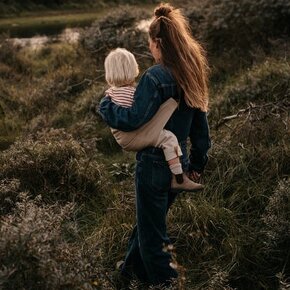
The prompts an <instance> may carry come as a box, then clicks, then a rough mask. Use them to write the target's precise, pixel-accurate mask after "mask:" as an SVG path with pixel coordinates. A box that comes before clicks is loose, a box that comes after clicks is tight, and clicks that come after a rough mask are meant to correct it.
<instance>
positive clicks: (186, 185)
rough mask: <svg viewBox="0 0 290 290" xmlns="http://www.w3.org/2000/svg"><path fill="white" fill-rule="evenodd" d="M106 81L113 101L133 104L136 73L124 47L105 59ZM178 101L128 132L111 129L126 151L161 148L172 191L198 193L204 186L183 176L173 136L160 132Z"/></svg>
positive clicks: (166, 106) (135, 63)
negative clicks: (169, 172) (171, 175)
mask: <svg viewBox="0 0 290 290" xmlns="http://www.w3.org/2000/svg"><path fill="white" fill-rule="evenodd" d="M105 73H106V81H107V83H108V84H109V85H110V88H109V89H108V90H107V91H106V95H107V96H109V97H110V98H111V99H112V101H113V102H114V103H115V104H117V105H119V106H123V107H131V106H132V104H133V102H134V92H135V87H134V84H135V78H136V77H137V76H138V74H139V68H138V64H137V62H136V59H135V57H134V55H133V54H132V53H131V52H129V51H128V50H126V49H124V48H117V49H115V50H112V51H111V52H110V53H109V54H108V56H107V57H106V59H105ZM176 108H177V102H176V101H175V100H174V99H173V98H170V99H169V100H167V101H166V102H164V103H163V104H162V105H161V106H160V108H159V110H158V111H157V113H156V114H155V115H154V116H153V118H152V119H151V120H150V121H149V122H147V123H146V124H144V125H143V126H141V127H140V128H138V129H137V130H134V131H131V132H123V131H120V130H116V129H111V131H112V133H113V135H114V137H115V139H116V141H117V142H118V143H119V145H120V146H121V147H122V148H123V149H124V150H126V151H139V150H141V149H144V148H146V147H149V146H153V147H159V148H162V150H163V152H164V156H165V159H166V161H167V162H168V165H169V168H170V170H171V172H172V174H173V177H174V178H172V182H171V189H172V191H179V190H180V191H181V190H183V191H197V190H201V189H203V185H202V184H199V183H195V182H193V181H192V180H190V179H189V178H188V177H187V175H186V174H184V173H183V170H182V166H181V163H180V159H179V157H180V156H181V155H182V152H181V149H180V147H179V145H178V141H177V138H176V136H175V135H174V134H173V133H172V132H170V131H168V130H165V129H163V128H164V126H165V125H166V123H167V121H168V120H169V118H170V116H171V115H172V113H173V112H174V111H175V109H176Z"/></svg>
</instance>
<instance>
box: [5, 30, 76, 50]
mask: <svg viewBox="0 0 290 290" xmlns="http://www.w3.org/2000/svg"><path fill="white" fill-rule="evenodd" d="M80 33H81V29H80V28H66V29H64V30H63V31H62V33H60V34H59V35H56V36H47V35H44V36H42V35H36V36H33V37H24V38H19V37H13V38H9V39H8V41H10V42H12V44H13V45H15V46H17V47H29V48H31V49H32V50H37V49H40V48H42V47H44V46H45V45H46V44H47V43H49V42H65V43H77V42H78V41H79V38H80Z"/></svg>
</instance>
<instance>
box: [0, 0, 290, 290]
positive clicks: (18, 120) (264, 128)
mask: <svg viewBox="0 0 290 290" xmlns="http://www.w3.org/2000/svg"><path fill="white" fill-rule="evenodd" d="M139 2H141V1H139ZM288 2H289V1H286V0H281V1H274V0H263V1H258V2H253V1H250V0H242V1H233V0H216V1H204V2H202V3H196V4H193V3H195V2H192V1H185V2H184V1H176V4H177V5H179V6H182V8H183V9H184V13H185V14H186V16H187V17H188V18H189V20H190V25H191V28H192V32H193V34H194V36H195V37H197V38H198V39H199V40H200V41H201V42H202V43H203V45H204V46H205V48H206V50H207V52H208V59H209V63H210V68H211V78H210V110H209V113H208V119H209V124H210V129H211V137H212V148H211V150H210V152H209V163H208V165H207V167H206V170H205V172H204V174H203V177H202V178H203V182H204V184H205V185H206V188H205V190H204V191H203V192H200V193H195V194H189V193H187V194H181V195H180V196H179V197H178V199H177V201H176V203H175V204H174V206H173V207H172V210H171V211H170V212H169V216H168V231H169V235H170V238H171V239H172V241H173V244H174V248H173V250H172V251H173V257H174V262H175V264H176V265H177V269H178V271H179V274H180V275H179V279H178V280H177V281H176V286H173V288H172V290H177V289H178V290H233V289H238V290H286V289H290V274H289V273H290V247H289V239H290V189H289V188H290V187H289V185H290V180H289V173H290V143H289V133H290V132H289V126H290V124H289V99H290V98H289V96H290V61H289V57H290V47H289V44H290V39H289V35H290V30H289V25H288V24H289V23H290V5H289V3H288ZM121 4H123V3H121ZM142 5H143V4H142ZM142 5H140V3H139V4H138V7H137V6H134V7H132V6H130V7H128V6H123V5H119V6H118V7H117V6H116V7H115V8H114V9H113V10H110V9H109V8H108V7H106V6H104V7H103V8H102V9H103V10H101V11H100V13H99V12H96V14H95V13H94V12H92V13H84V12H83V14H79V16H80V18H79V19H83V21H86V20H89V19H91V17H93V18H96V21H95V22H94V23H92V24H90V25H89V26H88V27H85V28H83V29H82V30H81V31H80V36H79V41H78V42H73V43H71V42H65V41H60V40H58V41H53V40H49V41H48V42H47V43H45V44H44V45H43V46H39V47H36V48H35V47H34V48H32V47H30V46H24V47H22V46H17V45H14V44H13V42H11V41H9V40H7V34H3V35H2V36H1V39H0V41H1V44H0V150H1V151H0V222H1V226H0V261H1V265H0V289H5V290H6V289H7V290H12V289H13V290H16V289H32V290H36V289H56V290H57V289H59V290H60V289H92V290H93V289H104V290H109V289H114V286H113V282H112V274H113V272H114V271H115V267H116V263H117V262H118V261H120V260H122V259H123V258H124V254H125V251H126V246H127V242H128V238H129V235H130V232H131V230H132V228H133V225H134V222H135V206H134V198H135V195H134V184H133V181H134V164H135V160H134V158H135V157H134V154H133V153H128V152H127V153H126V152H122V150H121V149H120V147H119V146H118V145H117V144H116V142H115V140H114V139H113V137H112V135H111V133H110V130H109V128H108V127H107V126H106V124H105V123H103V122H102V120H101V119H100V117H99V116H97V115H96V114H95V106H96V104H98V102H99V100H100V98H101V97H102V96H103V92H104V89H105V88H106V84H105V81H104V68H103V61H104V57H105V55H106V54H107V52H108V51H109V50H110V49H111V48H114V47H117V46H120V47H126V48H128V49H130V50H131V51H133V53H134V54H135V55H136V58H137V61H138V63H139V64H140V67H141V70H142V71H144V70H145V69H146V68H147V67H149V66H150V65H152V64H153V60H152V57H151V56H150V54H149V51H148V47H147V46H148V44H147V34H146V33H145V32H143V31H141V30H138V29H137V28H136V24H137V23H139V21H141V20H144V19H145V20H146V19H148V18H149V17H150V16H151V7H152V6H151V5H152V3H149V4H148V5H147V4H146V6H144V7H143V8H142ZM48 8H49V7H48ZM48 8H47V9H48ZM42 9H44V8H42ZM7 11H8V10H7ZM50 11H51V10H50ZM253 11H255V13H253ZM7 13H8V12H7ZM23 13H28V12H27V11H26V12H25V11H24V12H23ZM29 13H32V14H33V13H34V12H29ZM48 14H50V13H48ZM14 16H15V15H14ZM14 16H13V17H14ZM30 16H31V15H30ZM54 17H57V20H55V19H54ZM62 17H64V18H62ZM23 19H24V20H23ZM23 19H22V20H20V19H18V18H17V19H16V18H15V21H16V20H17V21H24V22H21V23H22V24H21V26H23V27H27V29H28V30H30V29H32V30H33V29H34V28H35V29H38V28H36V27H35V26H36V25H37V23H38V22H39V19H37V18H36V17H35V16H31V17H24V18H23ZM47 19H48V22H49V23H50V24H51V25H52V26H51V29H52V30H53V25H54V24H52V23H58V21H60V22H61V21H62V20H61V19H64V21H63V22H65V23H66V24H69V21H70V20H69V19H71V18H70V16H69V15H68V14H66V15H65V16H60V14H59V15H50V16H48V17H47ZM12 20H13V19H12V17H10V18H8V17H7V18H2V19H0V27H4V26H5V25H6V24H7V25H10V24H9V23H12V22H15V21H14V20H13V21H12ZM11 21H12V22H11ZM42 21H43V23H45V25H44V26H46V25H48V27H49V25H50V24H47V23H46V17H42ZM73 21H74V24H75V21H76V19H74V20H73ZM80 21H81V20H80ZM19 23H20V22H19ZM26 24H27V26H25V25H26ZM62 25H63V24H61V26H62ZM62 27H63V26H62ZM265 27H267V29H265ZM25 29H26V28H25ZM25 29H24V30H25ZM58 29H59V28H57V30H58ZM138 287H139V288H138ZM131 289H140V285H138V283H137V282H136V283H135V282H133V283H132V285H131ZM152 289H153V288H152Z"/></svg>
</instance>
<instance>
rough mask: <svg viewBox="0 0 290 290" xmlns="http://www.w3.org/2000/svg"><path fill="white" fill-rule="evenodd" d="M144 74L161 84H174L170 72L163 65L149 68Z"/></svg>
mask: <svg viewBox="0 0 290 290" xmlns="http://www.w3.org/2000/svg"><path fill="white" fill-rule="evenodd" d="M144 74H145V75H147V76H148V77H151V78H153V79H154V80H155V81H157V82H159V83H164V82H165V83H168V82H174V78H173V76H172V74H171V72H170V70H169V69H168V68H166V67H164V66H163V65H161V64H155V65H153V66H151V67H149V68H148V69H147V70H146V71H145V73H144Z"/></svg>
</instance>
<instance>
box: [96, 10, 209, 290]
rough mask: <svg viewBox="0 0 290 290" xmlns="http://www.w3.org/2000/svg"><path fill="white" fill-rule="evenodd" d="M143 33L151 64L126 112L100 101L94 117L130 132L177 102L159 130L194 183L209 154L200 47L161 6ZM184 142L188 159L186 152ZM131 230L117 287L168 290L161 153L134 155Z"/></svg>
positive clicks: (166, 187) (166, 188)
mask: <svg viewBox="0 0 290 290" xmlns="http://www.w3.org/2000/svg"><path fill="white" fill-rule="evenodd" d="M154 14H155V18H154V20H153V22H152V23H151V25H150V28H149V48H150V51H151V53H152V55H153V57H154V59H155V61H156V65H154V66H152V67H150V68H149V69H148V70H147V71H146V72H145V73H144V74H143V76H142V77H141V79H140V82H139V84H138V86H137V88H136V91H135V94H134V103H133V105H132V106H131V107H130V108H123V107H120V106H118V105H116V104H114V103H113V102H111V100H110V98H108V97H105V98H104V99H103V100H102V101H101V104H100V107H99V113H100V114H101V116H102V117H103V119H104V120H105V121H106V122H107V123H108V125H109V126H111V127H113V128H116V129H118V130H122V131H132V130H135V129H137V128H139V127H140V126H142V125H143V124H145V123H146V122H148V121H149V120H150V119H151V118H152V117H153V115H154V114H155V113H156V112H157V110H158V108H159V107H160V105H161V104H162V103H164V102H165V101H166V100H167V99H169V98H170V97H173V98H175V99H178V100H179V107H178V109H177V110H176V111H175V112H174V113H173V115H172V116H171V118H170V119H169V121H168V123H167V124H166V126H165V129H167V130H170V131H172V132H173V133H174V134H175V135H176V137H177V139H178V141H179V143H180V147H181V149H182V153H183V156H182V164H183V169H184V170H185V171H187V172H188V175H189V176H190V177H191V178H192V179H195V180H198V179H199V177H200V174H201V172H202V171H203V169H204V167H205V164H206V162H207V151H208V149H209V148H210V139H209V129H208V123H207V117H206V111H207V108H208V87H207V80H208V67H207V61H206V59H205V56H204V54H203V50H202V48H201V46H200V45H199V44H198V43H197V41H196V40H194V39H193V37H192V36H191V33H190V29H189V24H188V21H187V20H186V19H185V18H184V17H183V15H182V14H181V12H180V10H178V9H174V8H173V7H172V6H170V5H169V4H161V5H160V6H159V7H157V8H156V9H155V11H154ZM188 137H189V138H190V141H191V149H190V155H189V157H188V154H187V152H186V144H187V139H188ZM136 159H137V166H136V176H135V185H136V207H137V210H136V212H137V224H136V226H135V228H134V230H133V233H132V236H131V238H130V241H129V247H128V252H127V255H126V258H125V262H124V264H123V266H122V269H121V275H122V277H123V278H124V279H123V281H127V282H129V281H130V279H132V278H133V277H137V278H138V279H139V280H140V281H141V282H144V283H146V284H149V285H154V286H155V285H160V284H162V285H165V286H169V285H170V283H171V280H172V279H173V278H176V277H177V272H176V270H175V269H173V268H172V267H171V266H170V262H171V255H170V253H169V252H168V251H164V247H166V245H169V244H170V240H169V238H168V235H167V230H166V214H167V211H168V209H169V207H170V206H171V204H172V203H173V201H174V199H175V197H176V194H173V193H172V192H170V181H171V173H170V170H169V168H168V166H167V163H166V161H165V158H164V154H163V151H162V149H160V148H154V147H148V148H146V149H144V150H141V151H139V152H138V153H137V155H136Z"/></svg>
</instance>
